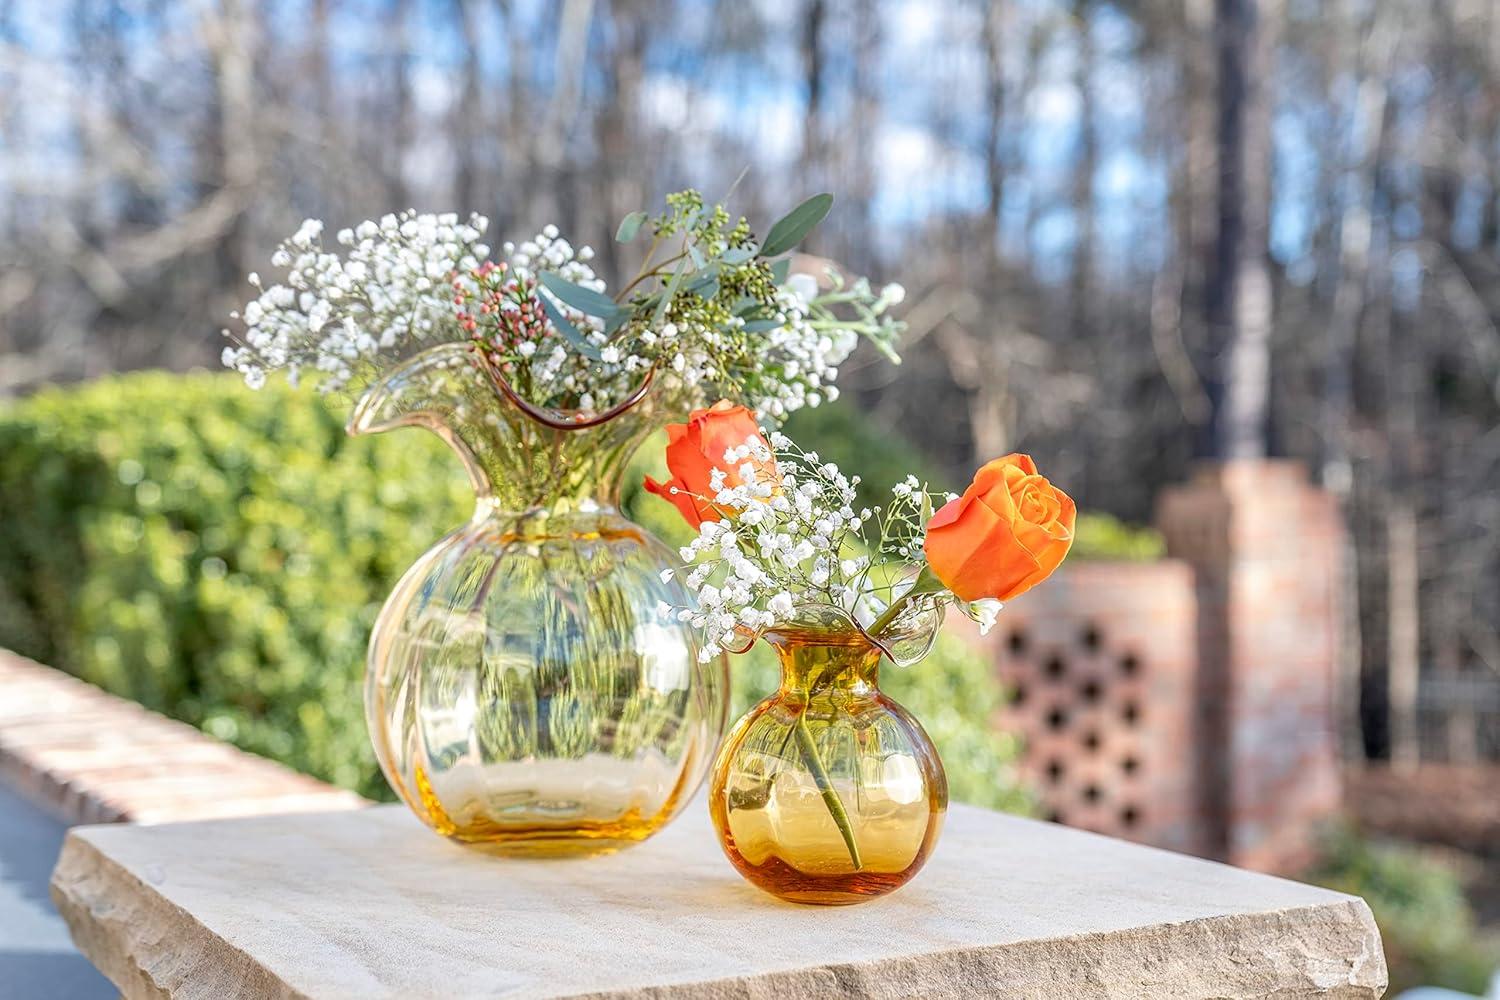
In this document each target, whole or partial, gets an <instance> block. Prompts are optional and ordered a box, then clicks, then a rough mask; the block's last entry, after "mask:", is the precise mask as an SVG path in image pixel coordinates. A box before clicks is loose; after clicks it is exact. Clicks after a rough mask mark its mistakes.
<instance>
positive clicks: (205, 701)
mask: <svg viewBox="0 0 1500 1000" xmlns="http://www.w3.org/2000/svg"><path fill="white" fill-rule="evenodd" d="M343 416H344V414H343V410H342V407H333V406H327V405H324V404H322V403H320V402H319V400H318V399H317V397H316V396H315V395H314V394H312V393H308V392H295V391H292V390H289V389H287V388H285V387H284V386H280V385H274V386H270V387H268V388H266V389H265V390H263V391H262V392H260V393H251V392H249V391H248V390H245V389H244V388H242V387H241V386H240V385H239V384H238V381H237V379H235V378H234V377H233V376H229V375H208V374H196V375H187V376H182V375H168V374H163V373H141V374H134V375H127V376H120V377H115V378H108V379H102V380H100V381H97V382H93V383H90V384H87V385H84V386H81V387H77V388H70V389H52V390H48V391H45V392H42V393H39V394H38V395H36V396H34V397H32V398H30V399H27V400H25V401H22V402H20V403H18V404H14V405H12V406H10V407H9V408H7V409H4V410H0V456H3V462H0V524H4V525H5V531H4V533H3V535H0V539H3V540H0V646H7V647H9V648H12V649H15V650H17V651H18V652H21V653H23V654H26V655H29V656H32V657H34V658H36V659H38V660H41V661H43V662H47V663H52V664H54V665H57V666H60V667H63V668H65V669H68V670H71V671H73V672H75V673H77V674H78V675H79V676H81V677H83V678H85V679H86V680H89V681H92V682H94V683H96V684H98V685H100V686H101V687H104V688H106V689H108V690H110V691H114V692H116V693H118V694H122V695H124V696H126V697H129V698H133V699H135V700H137V701H140V702H142V703H143V704H145V705H147V706H149V707H151V708H154V709H157V710H159V711H162V712H165V713H167V714H169V715H173V716H176V717H178V718H180V719H183V720H185V721H187V722H190V723H192V724H194V725H197V726H200V727H202V728H203V729H204V730H206V731H208V732H210V733H212V734H213V735H215V736H219V737H221V738H223V739H226V740H229V741H230V742H233V743H235V744H237V745H239V746H242V747H244V748H245V749H247V750H251V751H254V752H256V753H261V754H265V755H266V756H269V757H273V758H276V759H278V760H282V761H285V762H286V763H288V764H290V765H291V766H293V767H296V768H298V769H300V770H303V771H307V772H309V773H312V774H315V775H318V776H319V777H322V778H325V779H327V780H330V781H333V782H335V783H337V784H340V785H344V786H346V787H350V788H356V789H359V790H360V791H362V792H364V793H366V794H370V795H375V796H380V797H387V796H388V793H387V792H386V790H385V787H384V782H383V780H382V779H381V778H380V775H379V772H378V770H377V769H376V767H375V763H374V759H373V757H372V755H371V752H370V749H369V746H368V743H367V741H366V739H365V732H364V719H363V709H362V706H361V685H360V675H361V671H362V665H363V660H364V646H365V641H366V637H367V636H368V634H369V628H370V625H371V623H372V621H373V619H374V616H375V613H376V612H377V610H378V609H379V606H380V602H381V601H382V600H383V599H384V598H385V595H386V593H387V592H388V591H389V590H390V588H391V586H392V585H393V584H394V583H395V580H396V578H397V577H398V576H399V574H400V573H401V571H402V570H404V569H405V568H406V567H407V566H408V565H409V564H410V563H411V562H412V560H413V559H415V558H416V557H417V556H418V555H419V554H420V553H421V552H422V551H423V549H425V548H426V547H427V546H428V545H430V544H431V543H432V542H433V541H435V540H436V539H437V538H439V537H440V536H441V535H443V534H444V533H445V532H446V531H448V530H449V529H451V528H452V527H453V526H454V525H455V524H457V523H459V522H460V521H461V520H462V519H463V518H464V517H465V516H467V514H468V511H469V509H470V506H471V502H470V499H469V496H468V487H467V485H466V483H465V481H464V479H463V477H462V475H461V474H460V472H459V470H458V467H457V463H456V462H455V461H454V460H453V459H452V457H451V456H450V455H449V454H448V453H447V451H446V450H445V449H444V448H443V446H442V445H441V444H440V443H439V442H438V441H437V440H436V439H435V438H432V437H431V436H430V435H425V434H421V433H418V432H415V431H410V432H401V433H396V434H390V435H379V436H376V437H372V438H359V439H349V438H346V437H345V436H344V433H343V429H342V423H343ZM836 419H837V413H835V414H834V417H832V418H830V420H831V421H836ZM832 426H833V431H832V432H831V433H830V434H825V435H822V436H816V435H815V436H814V438H813V439H812V440H810V441H809V445H810V446H812V447H818V446H820V445H821V444H822V438H823V437H827V438H828V440H830V441H831V442H832V443H833V446H834V447H837V444H838V442H839V441H840V440H841V438H840V437H839V430H838V424H837V423H836V422H834V423H833V424H832ZM799 433H800V432H799ZM827 450H828V453H829V454H830V456H832V454H833V450H832V448H829V449H827ZM653 451H655V449H649V448H648V449H646V456H647V460H648V461H649V460H651V459H653V458H655V456H654V455H652V454H651V452H653ZM842 457H843V456H842V455H841V456H840V458H842ZM850 464H851V465H854V464H859V465H863V464H865V463H856V462H852V461H851V462H850ZM885 464H887V465H890V464H891V461H890V459H889V458H888V457H887V459H886V460H885ZM893 467H894V466H893ZM635 478H638V477H633V480H632V481H634V479H635ZM626 499H627V507H628V508H629V509H631V510H632V512H633V513H634V514H635V515H636V516H638V517H640V518H641V519H642V520H643V521H644V522H646V523H647V524H648V525H649V526H651V527H653V528H655V529H656V530H658V531H659V532H661V533H663V534H664V535H673V534H674V533H675V534H677V535H678V537H680V532H681V530H682V529H681V521H680V519H677V517H676V515H675V513H674V512H673V511H672V509H671V508H670V506H669V505H667V504H665V503H663V502H661V501H660V500H657V499H655V498H651V497H648V496H645V495H644V494H643V492H642V491H640V490H639V489H636V488H634V487H632V488H631V489H630V490H629V491H628V493H627V497H626ZM773 673H774V671H773V669H772V668H771V666H770V664H769V661H768V660H767V658H766V657H765V656H764V655H752V656H750V657H746V658H742V659H741V662H740V663H738V664H737V665H736V671H735V686H736V698H735V700H736V704H737V707H738V708H743V707H745V706H747V705H748V704H750V703H751V702H752V701H754V700H755V699H756V698H757V697H759V696H760V695H762V694H764V693H765V692H766V691H768V690H769V689H770V686H771V685H772V684H774V680H773ZM888 676H889V684H888V686H889V688H890V690H891V692H892V694H893V696H894V697H896V698H897V699H898V700H900V701H902V702H903V703H905V704H906V705H907V706H908V707H910V708H911V709H912V711H913V712H915V713H916V714H917V716H918V717H919V718H920V719H922V721H923V723H924V724H925V725H926V726H927V728H928V730H929V731H930V732H931V733H932V735H933V738H934V740H935V741H936V742H937V744H938V746H939V749H940V750H941V752H942V754H943V758H944V760H945V761H946V763H947V766H948V770H949V774H950V778H951V780H952V784H953V790H954V795H955V797H956V798H959V799H964V800H967V801H971V802H978V803H983V804H987V805H993V806H1002V807H1010V808H1022V807H1024V805H1025V799H1024V797H1023V796H1022V795H1021V794H1020V793H1019V792H1018V791H1017V789H1016V785H1015V782H1014V780H1013V776H1012V771H1011V763H1012V762H1013V761H1014V759H1015V756H1016V750H1017V747H1016V745H1015V742H1014V740H1013V739H1012V738H1011V737H1009V736H1006V735H1004V734H1000V733H996V732H995V731H994V730H993V728H992V726H991V719H992V717H993V714H994V711H995V709H996V708H997V707H998V706H999V704H1000V700H1001V697H1002V692H1001V689H1000V687H999V685H998V684H997V682H996V681H995V679H994V676H993V673H992V671H991V669H990V668H989V665H988V664H987V663H985V662H984V661H983V660H982V659H981V658H979V657H977V656H975V655H974V654H973V653H972V652H970V651H969V650H968V649H967V648H966V647H964V646H963V644H962V643H961V642H959V641H957V640H955V639H952V638H947V637H945V638H944V639H943V640H941V642H940V645H939V647H938V649H937V650H936V652H935V653H934V655H933V656H931V657H929V658H928V659H927V660H926V661H925V662H923V663H922V664H920V665H919V666H917V667H914V668H911V669H909V670H904V671H898V670H894V669H893V670H890V671H889V672H888Z"/></svg>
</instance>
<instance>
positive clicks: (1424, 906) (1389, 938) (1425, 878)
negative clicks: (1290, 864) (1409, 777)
mask: <svg viewBox="0 0 1500 1000" xmlns="http://www.w3.org/2000/svg"><path fill="white" fill-rule="evenodd" d="M1465 860H1468V861H1469V863H1470V864H1472V859H1463V858H1461V857H1458V856H1456V855H1454V854H1453V853H1452V852H1444V851H1443V850H1442V849H1440V848H1430V847H1419V846H1416V845H1413V844H1407V843H1401V842H1397V841H1381V840H1371V839H1368V838H1365V837H1362V836H1360V835H1359V834H1358V833H1357V832H1356V831H1354V830H1353V829H1351V828H1348V827H1341V828H1338V829H1334V830H1330V831H1329V832H1328V836H1327V838H1326V840H1325V842H1324V845H1323V859H1322V861H1321V862H1320V863H1319V865H1318V867H1317V868H1314V869H1313V870H1312V871H1310V872H1308V873H1307V878H1308V879H1309V880H1311V881H1314V882H1317V883H1319V884H1321V885H1326V886H1328V887H1329V888H1330V889H1338V890H1339V891H1341V892H1347V893H1352V894H1354V895H1356V896H1362V897H1364V900H1365V902H1367V903H1369V904H1370V910H1371V911H1372V912H1373V913H1374V914H1375V922H1376V923H1377V924H1379V925H1380V935H1381V939H1382V942H1383V943H1384V945H1385V956H1386V963H1387V965H1388V966H1389V967H1390V971H1391V985H1390V991H1389V995H1390V996H1393V997H1394V996H1396V995H1397V994H1399V993H1400V992H1401V991H1402V990H1405V989H1409V988H1411V987H1414V986H1445V987H1447V988H1449V989H1454V990H1464V991H1466V992H1469V993H1473V994H1476V995H1484V994H1486V991H1487V990H1488V988H1489V986H1490V977H1491V976H1492V975H1493V974H1494V973H1495V970H1496V968H1497V966H1500V937H1497V936H1496V935H1495V933H1494V932H1493V931H1491V932H1489V933H1487V934H1480V933H1478V932H1477V931H1476V926H1475V915H1474V910H1473V908H1472V907H1471V906H1470V904H1469V900H1468V898H1467V895H1466V893H1465V891H1464V878H1463V875H1464V873H1463V871H1462V869H1463V868H1464V867H1465V864H1464V862H1465ZM1490 995H1493V994H1490Z"/></svg>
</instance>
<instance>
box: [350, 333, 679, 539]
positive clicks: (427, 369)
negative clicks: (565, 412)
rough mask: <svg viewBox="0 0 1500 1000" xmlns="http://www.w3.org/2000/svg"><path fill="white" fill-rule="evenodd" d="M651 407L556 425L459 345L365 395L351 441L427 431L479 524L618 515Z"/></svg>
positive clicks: (409, 365)
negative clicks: (452, 460)
mask: <svg viewBox="0 0 1500 1000" xmlns="http://www.w3.org/2000/svg"><path fill="white" fill-rule="evenodd" d="M651 403H652V400H651V399H649V398H647V399H644V400H643V401H642V402H641V404H640V405H637V406H633V407H631V408H630V409H628V410H626V411H624V412H621V413H619V414H618V415H615V416H613V417H612V418H610V419H608V420H604V421H602V422H580V423H578V424H577V425H575V426H558V423H559V422H563V421H559V422H548V421H543V420H539V419H537V418H536V417H534V416H533V415H531V414H528V413H527V412H525V411H524V410H523V409H522V408H521V407H520V406H518V405H517V403H516V402H515V400H514V399H513V398H510V397H508V396H507V394H506V393H504V392H501V391H499V390H497V389H496V387H495V386H494V385H493V384H492V382H491V381H490V379H489V377H488V375H486V374H485V373H483V372H482V371H481V370H480V369H479V368H478V367H477V366H476V365H475V363H474V361H473V359H472V357H471V356H470V354H469V352H468V350H467V348H466V347H465V346H464V345H462V344H445V345H442V346H440V347H436V348H432V349H431V350H428V351H424V352H423V353H421V354H419V355H417V356H416V357H413V358H411V359H410V360H409V361H407V362H406V363H405V364H403V365H402V366H401V367H400V368H398V369H396V370H395V371H393V372H391V373H390V374H389V375H387V376H386V377H385V378H383V379H381V380H380V381H379V382H377V383H376V384H375V385H373V386H371V388H370V389H369V390H368V391H367V392H366V393H365V394H364V396H363V397H362V398H361V399H360V401H359V404H358V405H357V406H356V407H355V411H354V416H353V417H352V418H351V419H350V421H349V428H348V429H349V433H351V434H367V433H378V432H381V431H386V430H392V429H394V428H397V427H410V426H416V427H425V428H427V429H428V430H430V431H432V432H433V433H434V434H436V435H437V436H438V437H439V438H441V439H442V441H443V442H444V443H445V444H447V445H448V446H449V447H450V448H452V449H453V450H454V452H455V453H457V455H458V457H459V459H460V461H461V462H462V463H463V467H464V470H465V471H466V472H467V473H468V476H469V482H470V485H471V486H472V487H473V488H474V494H475V498H476V501H477V510H476V517H488V516H492V515H494V514H497V513H501V512H508V513H522V512H527V511H537V510H544V511H549V512H552V513H555V514H565V513H570V512H573V511H593V510H598V509H601V508H603V509H613V508H615V507H616V506H618V503H619V496H620V485H621V482H622V480H623V478H624V474H625V468H626V465H627V463H628V462H629V461H630V457H631V455H633V454H634V453H635V451H636V449H637V448H639V447H640V445H641V443H642V442H643V441H644V440H645V439H646V437H647V436H648V435H649V434H650V433H651V431H652V430H653V429H654V427H655V424H654V423H653V420H654V416H653V407H652V405H651Z"/></svg>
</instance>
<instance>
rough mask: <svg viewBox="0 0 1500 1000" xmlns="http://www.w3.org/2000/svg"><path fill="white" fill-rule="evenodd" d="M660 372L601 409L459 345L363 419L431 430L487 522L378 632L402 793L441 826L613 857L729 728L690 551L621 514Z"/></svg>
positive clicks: (416, 581)
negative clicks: (696, 620) (624, 481)
mask: <svg viewBox="0 0 1500 1000" xmlns="http://www.w3.org/2000/svg"><path fill="white" fill-rule="evenodd" d="M660 420H661V417H660V415H659V414H657V413H656V412H655V409H654V406H653V399H652V397H651V394H650V392H649V384H648V385H647V386H643V387H642V390H641V391H640V392H638V393H637V394H636V395H635V396H634V397H632V398H631V399H630V400H626V401H625V402H624V403H622V404H621V405H620V406H619V407H617V408H616V409H615V410H613V411H611V412H608V413H604V414H598V415H590V416H588V417H584V416H581V415H577V414H570V413H563V412H558V411H543V410H538V409H537V408H535V407H533V406H531V405H529V404H528V403H527V402H526V401H525V400H524V399H522V398H521V397H520V396H518V395H517V394H516V393H515V392H514V391H513V390H512V389H511V387H510V386H509V385H508V384H506V382H505V381H504V379H503V378H501V377H500V376H499V375H498V374H497V373H496V372H494V371H493V370H491V369H488V368H486V367H485V366H484V365H483V363H482V362H481V361H479V360H478V359H476V358H475V356H474V355H472V354H471V353H469V352H468V351H467V350H466V349H465V348H464V347H463V346H462V345H450V346H445V347H439V348H435V349H433V350H429V351H427V352H425V353H423V354H421V355H418V356H417V357H415V358H413V359H411V360H410V361H409V362H407V363H406V364H405V365H403V366H402V367H401V368H400V369H398V370H396V371H394V372H392V373H391V374H390V375H388V376H387V377H386V378H384V379H383V380H382V381H380V382H379V383H377V384H376V385H374V386H373V387H371V389H370V390H369V391H368V392H366V394H365V396H364V397H363V398H362V399H361V400H360V402H359V404H358V406H357V407H356V410H355V413H354V416H353V417H352V419H351V420H350V424H349V431H350V433H352V434H364V433H372V432H378V431H385V430H389V429H392V428H397V427H405V426H419V427H425V428H427V429H428V430H431V431H433V432H434V433H436V434H437V435H438V436H440V437H441V438H442V439H443V440H444V441H445V442H447V443H448V444H449V445H450V446H451V447H452V448H453V449H454V450H455V451H456V452H457V453H458V455H459V457H460V459H461V460H462V462H463V464H464V467H465V469H466V470H467V471H468V474H469V478H470V480H471V482H472V484H473V486H474V492H475V494H476V503H475V510H474V515H473V517H471V518H470V519H469V521H468V522H467V523H466V524H464V525H463V526H461V527H459V528H458V529H457V530H455V531H454V532H453V533H451V534H450V535H448V536H447V537H446V538H444V539H442V540H441V541H439V542H437V544H435V545H434V546H433V547H432V548H431V549H429V550H428V551H427V552H426V554H424V555H423V556H422V557H421V558H420V559H418V560H417V561H416V563H415V564H414V565H412V567H411V568H410V569H409V570H407V572H406V574H405V575H404V576H403V577H402V578H401V580H400V582H399V583H398V584H397V585H396V588H395V590H394V591H392V593H391V595H390V597H389V598H388V599H387V600H386V603H385V606H384V608H383V609H382V610H381V612H380V616H379V618H378V619H377V621H376V624H375V629H374V633H373V635H372V636H371V640H370V648H369V659H368V663H367V673H366V680H365V710H366V717H367V720H368V723H369V728H370V737H371V739H372V741H373V742H374V745H375V752H376V756H377V757H378V758H379V760H380V766H381V768H382V769H383V770H384V772H385V776H386V779H387V780H388V781H389V782H390V784H391V787H392V788H393V789H395V790H396V792H397V793H398V794H399V795H400V796H401V798H402V799H403V800H404V801H405V802H406V804H407V805H408V806H410V807H411V809H412V811H413V812H415V813H416V814H417V815H418V816H419V817H421V819H422V821H423V822H425V823H426V824H427V825H428V826H430V827H431V828H432V829H434V830H436V831H437V832H438V833H440V834H442V835H444V836H446V837H450V838H452V839H454V840H457V841H461V842H464V843H467V844H472V845H476V846H482V847H485V848H487V849H490V850H494V851H497V852H500V853H507V854H533V855H556V854H576V853H591V852H598V851H607V850H612V849H615V848H619V847H622V846H625V845H628V844H631V843H634V842H638V841H640V840H644V839H645V838H646V837H649V836H650V835H651V834H652V833H654V832H655V831H657V830H659V829H660V828H661V827H662V826H663V825H665V824H666V823H667V822H668V821H669V820H671V818H672V817H673V816H674V815H675V814H676V813H677V812H678V811H679V810H681V809H682V807H683V806H684V805H685V804H686V803H687V802H688V800H689V799H690V798H691V797H692V794H693V792H694V790H695V789H696V788H697V787H698V785H699V783H700V782H701V781H702V778H703V776H704V774H705V772H706V770H707V767H708V764H709V762H710V760H711V759H712V755H713V753H714V749H715V747H716V746H717V743H718V740H719V737H720V735H721V733H722V730H723V726H724V721H725V711H726V704H727V703H726V697H727V682H726V679H725V663H724V660H723V658H722V657H719V658H716V659H713V660H711V661H710V662H708V663H700V662H699V658H698V650H699V648H700V647H699V640H698V638H697V636H696V635H695V633H694V631H693V630H692V629H691V628H690V627H689V626H688V625H687V624H686V623H679V622H677V621H675V620H674V619H673V618H672V616H671V615H670V614H667V613H665V612H664V611H663V610H662V608H663V605H678V606H681V605H685V604H687V603H688V595H687V594H686V593H685V592H684V591H683V590H682V589H681V585H680V584H678V583H676V582H675V581H670V580H668V581H664V580H663V579H662V570H663V569H665V568H666V567H668V566H673V565H675V563H676V558H675V555H674V553H672V552H671V551H670V550H669V549H668V548H667V547H666V546H664V545H663V544H662V543H661V542H660V541H658V540H657V539H656V538H654V537H653V536H652V535H651V534H649V533H648V532H646V531H645V530H644V529H642V528H641V527H640V526H638V525H636V524H634V523H632V522H631V521H629V520H627V519H626V518H625V517H623V516H622V515H621V514H620V512H619V510H618V509H617V507H616V501H617V497H618V494H619V487H620V480H621V477H622V475H623V473H624V470H625V466H626V463H627V461H628V460H629V458H630V456H631V453H632V452H634V451H635V450H636V448H637V447H638V446H639V445H640V444H641V442H642V441H643V440H644V438H645V437H646V436H647V435H649V434H650V432H651V431H652V430H653V429H654V428H655V427H656V426H657V425H658V423H659V422H660Z"/></svg>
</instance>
